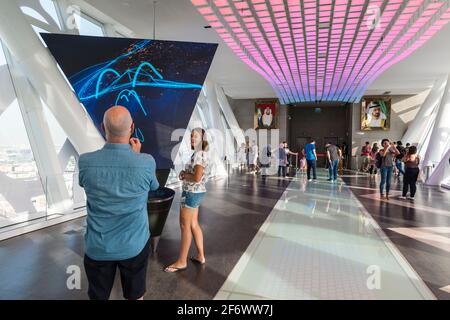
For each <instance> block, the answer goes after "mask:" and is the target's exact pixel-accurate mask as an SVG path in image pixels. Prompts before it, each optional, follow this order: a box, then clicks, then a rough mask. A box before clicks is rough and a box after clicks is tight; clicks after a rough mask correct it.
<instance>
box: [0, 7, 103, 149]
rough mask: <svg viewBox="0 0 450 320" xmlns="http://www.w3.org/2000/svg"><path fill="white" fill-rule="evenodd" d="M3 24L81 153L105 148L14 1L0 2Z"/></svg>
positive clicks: (6, 39)
mask: <svg viewBox="0 0 450 320" xmlns="http://www.w3.org/2000/svg"><path fill="white" fill-rule="evenodd" d="M0 21H1V22H0V38H1V39H2V41H3V43H4V44H5V45H6V47H7V48H8V49H9V51H10V53H11V54H12V55H13V56H14V59H15V60H16V61H17V63H18V65H20V67H21V70H22V72H23V73H24V74H26V75H27V76H28V79H29V80H30V82H31V84H32V85H33V87H34V88H35V89H36V91H37V92H38V94H39V95H40V96H41V97H42V99H43V100H44V101H45V102H46V104H47V105H48V107H49V109H50V110H51V111H52V113H53V114H54V116H55V118H56V120H58V122H59V123H60V125H61V127H62V128H63V129H64V131H65V132H66V133H67V135H68V137H69V139H70V141H71V142H72V144H73V146H74V147H75V149H76V150H77V151H78V153H80V154H81V153H85V152H89V151H93V150H96V149H99V148H100V147H102V146H103V145H104V139H103V138H102V136H101V135H100V133H99V132H98V130H97V129H96V128H95V126H94V124H93V123H92V120H91V119H90V118H89V116H88V115H87V113H86V112H85V111H84V109H83V108H82V106H81V104H80V103H79V101H78V99H77V97H76V96H75V94H74V92H73V91H72V90H71V89H70V87H69V85H68V84H67V82H66V81H65V79H64V77H63V75H62V74H61V73H60V71H59V70H58V68H57V66H56V62H55V60H54V59H53V57H52V56H51V55H50V53H49V51H48V50H47V49H46V48H45V47H44V46H43V44H42V43H41V42H40V41H39V39H38V37H37V35H36V34H35V32H34V30H33V29H32V28H31V26H30V24H29V23H28V22H27V21H26V19H25V17H24V15H23V14H22V12H21V11H20V9H19V6H18V4H17V2H16V1H15V0H2V1H0Z"/></svg>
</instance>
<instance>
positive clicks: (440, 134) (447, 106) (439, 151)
mask: <svg viewBox="0 0 450 320" xmlns="http://www.w3.org/2000/svg"><path fill="white" fill-rule="evenodd" d="M449 139H450V74H449V76H448V80H447V85H446V86H445V91H444V95H443V97H442V100H441V104H440V106H439V110H438V113H437V115H436V120H435V123H434V126H433V130H432V132H431V136H430V141H429V143H428V148H427V152H426V153H425V158H424V161H423V165H424V166H436V165H437V164H438V163H439V162H440V161H441V159H442V157H443V156H444V154H445V153H446V152H447V149H446V148H447V146H448V144H449Z"/></svg>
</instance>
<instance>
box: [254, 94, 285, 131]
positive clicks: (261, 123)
mask: <svg viewBox="0 0 450 320" xmlns="http://www.w3.org/2000/svg"><path fill="white" fill-rule="evenodd" d="M278 111H279V110H278V101H277V100H264V101H257V102H256V103H255V117H254V125H255V129H278Z"/></svg>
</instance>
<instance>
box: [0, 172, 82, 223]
mask: <svg viewBox="0 0 450 320" xmlns="http://www.w3.org/2000/svg"><path fill="white" fill-rule="evenodd" d="M0 178H2V177H0ZM3 178H4V179H1V180H0V232H2V231H6V230H11V229H14V228H16V227H22V226H25V225H30V224H33V223H39V222H43V221H46V220H50V219H53V218H58V217H62V216H64V215H68V214H72V213H75V212H79V211H82V210H84V209H85V206H86V196H85V193H84V190H83V189H82V188H81V187H80V186H79V185H78V172H76V171H67V172H64V173H63V174H59V175H49V176H46V177H43V178H40V177H39V176H33V177H32V176H30V177H27V176H15V177H6V176H5V177H3Z"/></svg>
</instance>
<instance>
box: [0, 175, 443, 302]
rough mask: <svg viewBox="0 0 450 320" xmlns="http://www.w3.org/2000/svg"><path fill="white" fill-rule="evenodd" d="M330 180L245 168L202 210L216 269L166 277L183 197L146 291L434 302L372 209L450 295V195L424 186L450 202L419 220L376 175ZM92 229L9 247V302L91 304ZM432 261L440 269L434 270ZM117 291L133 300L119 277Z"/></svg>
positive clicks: (1, 293) (1, 256) (58, 231)
mask: <svg viewBox="0 0 450 320" xmlns="http://www.w3.org/2000/svg"><path fill="white" fill-rule="evenodd" d="M321 173H324V171H321ZM319 178H320V179H319V181H318V182H316V183H311V182H309V183H308V182H307V181H306V180H305V177H304V176H301V175H299V176H298V177H296V178H285V179H283V178H281V179H279V178H277V177H268V178H266V179H262V178H261V177H259V176H258V177H256V176H254V175H249V174H243V175H239V174H235V175H233V176H232V177H231V178H230V179H222V180H217V181H213V182H210V183H209V186H208V188H209V192H208V195H207V197H206V198H205V201H204V204H203V205H202V207H201V211H200V220H201V221H200V222H201V224H202V226H203V228H204V235H205V248H206V254H207V264H206V265H205V266H203V267H199V266H195V265H192V264H189V268H188V270H187V271H185V272H181V273H178V274H166V273H164V272H162V268H163V266H165V265H166V264H168V263H170V262H172V261H173V260H174V259H175V258H176V255H177V252H178V248H179V238H180V235H179V225H178V202H179V193H177V197H176V199H175V201H174V205H173V208H172V211H171V214H170V215H169V218H168V221H167V223H166V226H165V229H164V232H163V236H162V238H161V241H160V245H159V250H158V253H157V254H155V255H154V256H152V257H151V258H150V263H149V270H148V291H147V294H146V295H145V298H146V299H212V298H214V297H216V298H224V299H241V298H242V299H432V298H434V296H433V294H432V293H431V292H430V291H429V290H428V288H427V287H426V286H425V285H424V283H423V282H422V281H421V279H420V278H419V277H418V275H417V274H416V273H415V271H414V270H413V269H412V268H411V267H410V265H409V264H408V262H407V261H406V260H405V259H404V258H403V256H402V255H401V254H399V252H398V250H397V249H396V248H395V247H394V246H393V244H392V243H391V242H390V241H389V239H387V238H385V237H384V234H383V233H382V232H381V230H380V229H378V225H377V224H376V223H375V221H374V220H373V219H372V218H371V215H374V216H375V218H376V219H377V221H378V222H379V224H380V225H381V227H382V228H383V229H384V231H385V232H386V233H388V235H389V236H390V237H391V238H392V241H393V242H394V243H395V244H398V245H399V247H400V250H401V252H402V253H403V255H405V256H406V258H407V259H408V260H409V262H410V263H411V264H412V266H413V267H414V269H415V270H417V271H418V273H419V274H420V275H421V276H422V278H424V279H425V280H426V283H427V284H428V285H429V286H430V287H431V289H433V292H434V293H435V294H436V295H438V292H437V291H439V293H440V294H441V295H440V296H439V295H438V296H439V298H441V297H444V295H449V293H447V292H448V291H450V289H449V287H450V283H449V280H448V279H450V277H448V276H447V278H446V281H447V282H445V281H443V278H439V277H441V276H442V275H444V276H445V275H448V272H450V268H449V267H448V266H449V264H448V261H447V260H445V259H448V258H449V255H448V251H445V250H443V249H442V248H438V247H437V243H440V242H443V243H445V244H446V245H447V247H445V248H447V249H448V242H446V240H444V239H443V238H446V237H447V238H448V227H449V224H448V222H449V219H450V217H448V215H447V214H446V213H448V210H447V211H446V208H448V202H447V203H446V201H448V198H445V199H444V198H442V195H439V194H438V195H436V194H435V191H424V190H421V191H420V197H425V196H424V193H425V194H426V193H427V192H428V194H427V197H429V199H434V200H436V201H443V203H437V204H435V203H434V202H432V201H428V202H421V201H418V203H417V205H418V206H421V208H422V207H423V208H428V207H430V208H431V207H432V208H435V209H436V212H437V213H436V214H433V218H431V219H432V220H430V221H429V220H428V219H430V218H429V217H428V216H424V215H422V214H417V215H415V216H414V215H413V218H411V216H408V215H407V214H406V213H408V212H409V214H411V210H413V209H411V207H408V206H407V205H406V204H405V207H402V208H404V209H402V210H406V213H405V212H400V213H399V212H398V207H397V206H398V205H397V204H394V203H392V204H391V203H383V202H382V203H380V202H376V204H374V202H373V199H372V198H371V197H372V196H368V195H370V194H375V193H376V190H377V189H376V184H375V183H372V182H370V179H369V178H367V177H361V176H359V175H355V176H354V177H350V176H346V177H344V179H345V180H346V181H347V183H348V184H347V185H346V184H345V183H343V182H342V181H341V180H340V182H338V183H335V184H331V183H329V182H327V181H326V180H325V176H324V174H322V175H321V176H320V177H319ZM354 194H356V195H357V197H358V198H357V197H356V196H355V195H354ZM364 196H366V197H364ZM420 197H419V199H420ZM419 199H418V200H419ZM443 199H444V200H443ZM358 200H359V201H358ZM360 201H361V202H362V203H363V204H364V207H363V206H362V205H361V202H360ZM395 201H396V200H395ZM445 205H447V207H445ZM387 207H391V208H393V210H397V211H391V210H386V208H387ZM377 208H378V209H379V208H384V209H379V210H380V212H377V210H378V209H377ZM365 209H367V211H369V212H370V214H371V215H369V214H368V213H367V211H366V210H365ZM420 210H426V209H420ZM416 212H418V211H416ZM402 214H403V216H402ZM405 214H406V215H405ZM408 218H410V220H407V219H408ZM425 221H428V223H425ZM431 222H433V223H431ZM441 222H442V223H441ZM84 224H85V219H78V220H74V221H72V222H68V223H64V224H60V225H58V226H54V227H51V228H47V229H44V230H41V231H37V232H33V233H30V234H27V235H24V236H20V237H16V238H13V239H9V240H6V241H2V242H0V261H1V262H0V288H2V289H1V290H0V299H86V298H87V295H86V290H87V282H86V278H85V274H84V270H83V267H82V266H83V264H82V256H83V232H84ZM438 226H442V227H443V228H441V229H436V227H438ZM389 228H391V229H392V230H390V229H389ZM414 237H415V238H421V239H425V240H426V241H417V240H412V239H413V238H414ZM405 239H406V240H405ZM412 242H414V246H410V245H411V243H412ZM415 242H417V243H418V244H419V245H417V243H415ZM405 244H406V245H405ZM405 247H406V249H405ZM405 250H406V251H405ZM408 250H410V251H408ZM415 254H418V255H419V256H421V257H422V258H427V257H430V258H432V259H433V258H436V259H437V260H431V261H432V262H433V263H432V265H430V263H426V261H422V260H420V259H419V260H414V259H411V256H414V255H415ZM439 259H442V260H439ZM420 261H422V262H420ZM417 263H418V264H417ZM438 263H440V264H438ZM69 266H78V267H80V270H81V290H69V289H68V288H67V285H66V281H67V278H68V276H69V275H68V274H67V273H66V271H67V268H68V267H69ZM417 266H418V267H417ZM424 266H426V268H428V271H429V272H431V273H433V274H434V273H436V274H437V275H429V274H427V269H426V268H423V267H424ZM421 268H423V269H421ZM442 269H446V270H442ZM433 277H437V278H433ZM438 278H439V279H438ZM430 279H432V281H431V282H430ZM433 286H434V287H433ZM111 298H112V299H121V288H120V281H119V278H118V275H117V279H116V286H115V288H114V290H113V292H112V295H111Z"/></svg>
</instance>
